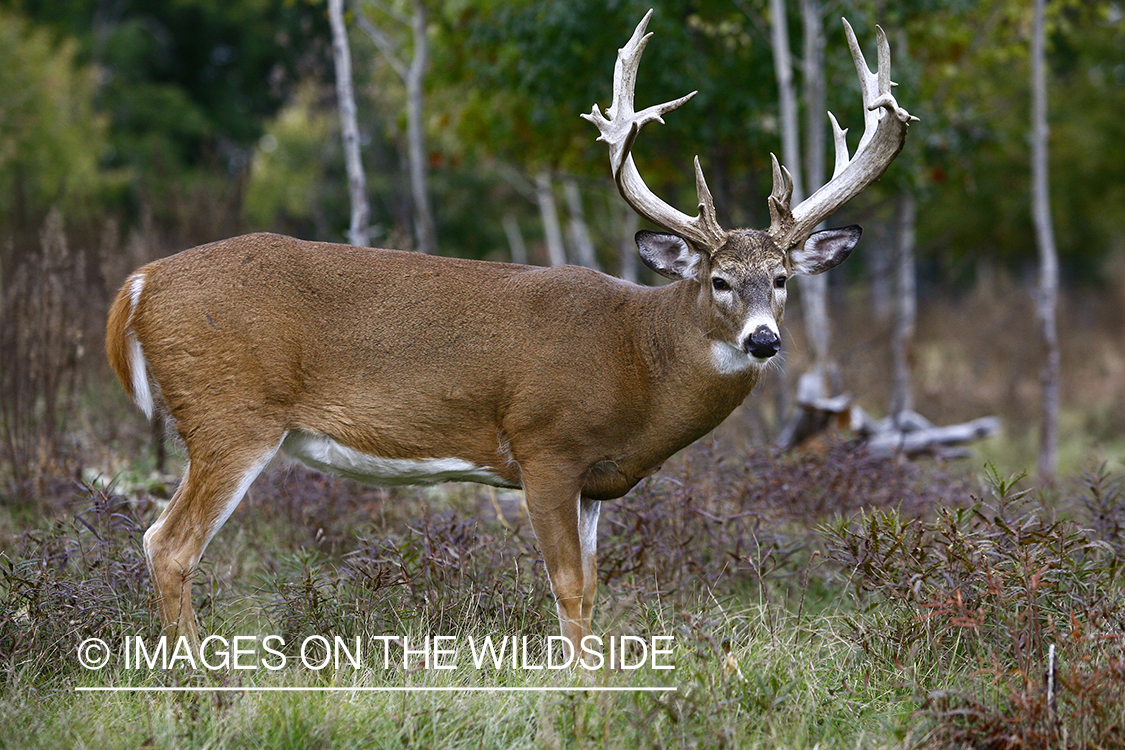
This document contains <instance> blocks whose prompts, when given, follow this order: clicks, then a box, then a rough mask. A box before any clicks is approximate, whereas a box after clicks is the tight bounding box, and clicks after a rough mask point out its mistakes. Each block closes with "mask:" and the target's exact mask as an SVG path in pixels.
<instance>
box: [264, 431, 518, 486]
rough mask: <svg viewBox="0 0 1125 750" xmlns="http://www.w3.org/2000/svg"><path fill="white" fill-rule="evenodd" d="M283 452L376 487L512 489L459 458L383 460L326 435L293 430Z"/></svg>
mask: <svg viewBox="0 0 1125 750" xmlns="http://www.w3.org/2000/svg"><path fill="white" fill-rule="evenodd" d="M281 448H282V450H284V451H285V453H286V454H288V455H289V456H290V457H291V458H295V459H297V460H298V461H300V462H301V463H303V464H306V465H308V466H311V467H312V468H314V469H318V470H320V471H323V472H326V473H328V474H336V475H337V476H342V477H347V478H349V479H355V480H358V481H360V482H366V483H368V484H378V485H392V486H397V485H404V484H437V483H439V482H480V483H481V484H491V485H494V486H497V487H511V486H512V485H511V484H510V483H509V482H506V481H505V480H504V479H503V478H502V477H500V476H499V475H498V474H496V473H495V472H493V471H492V470H491V469H490V468H489V467H487V466H477V465H476V464H474V463H472V462H470V461H466V460H464V459H461V458H386V457H384V456H372V455H369V454H367V453H362V452H360V451H357V450H355V449H353V448H349V447H347V446H346V445H342V444H340V443H338V442H336V441H335V440H333V439H332V438H331V437H328V436H327V435H313V434H311V433H308V432H301V431H293V432H290V433H289V434H288V435H286V437H285V440H284V441H283V442H282V444H281Z"/></svg>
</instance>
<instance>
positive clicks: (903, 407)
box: [890, 190, 917, 420]
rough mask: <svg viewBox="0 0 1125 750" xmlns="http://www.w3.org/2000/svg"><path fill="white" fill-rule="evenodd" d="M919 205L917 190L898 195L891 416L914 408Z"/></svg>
mask: <svg viewBox="0 0 1125 750" xmlns="http://www.w3.org/2000/svg"><path fill="white" fill-rule="evenodd" d="M916 210H917V205H916V202H915V199H914V194H913V193H912V192H910V191H909V190H903V192H902V193H901V194H900V195H899V211H898V233H897V234H898V243H897V245H898V253H897V254H896V256H897V257H896V262H895V327H894V335H893V336H892V338H891V358H892V360H893V368H894V369H893V372H892V375H891V404H890V413H891V418H892V419H895V420H897V419H898V418H899V416H900V415H901V414H903V412H906V411H908V410H913V409H914V396H913V394H912V392H911V387H910V384H911V368H910V359H911V357H910V354H911V349H912V346H913V340H914V323H915V319H916V317H917V312H916V310H917V292H916V288H915V283H914V236H915V233H914V225H915V219H916Z"/></svg>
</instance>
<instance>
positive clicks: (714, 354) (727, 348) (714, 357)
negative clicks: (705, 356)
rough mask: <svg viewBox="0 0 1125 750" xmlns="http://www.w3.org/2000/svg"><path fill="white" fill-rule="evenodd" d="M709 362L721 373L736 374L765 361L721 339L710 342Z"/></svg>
mask: <svg viewBox="0 0 1125 750" xmlns="http://www.w3.org/2000/svg"><path fill="white" fill-rule="evenodd" d="M711 364H712V366H714V368H715V369H716V370H718V371H719V373H720V374H721V375H737V374H739V373H741V372H745V371H746V370H748V369H750V368H751V367H764V366H765V363H764V362H760V361H758V360H757V359H756V358H754V357H751V356H750V355H749V354H747V353H746V352H744V351H742V350H741V349H738V348H736V347H733V346H731V345H730V344H727V343H724V342H722V341H712V342H711Z"/></svg>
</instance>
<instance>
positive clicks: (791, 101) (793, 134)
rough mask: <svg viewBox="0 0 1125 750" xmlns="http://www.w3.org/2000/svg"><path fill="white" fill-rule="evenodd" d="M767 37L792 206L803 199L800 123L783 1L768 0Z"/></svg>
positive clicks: (783, 157)
mask: <svg viewBox="0 0 1125 750" xmlns="http://www.w3.org/2000/svg"><path fill="white" fill-rule="evenodd" d="M770 38H771V40H772V43H773V70H774V74H775V75H776V77H777V95H778V104H779V115H780V118H781V123H780V128H781V159H782V161H783V162H784V163H785V164H786V165H787V166H789V167H790V171H791V172H792V173H793V174H792V177H793V198H792V203H793V205H797V204H798V203H800V202H801V200H802V199H803V198H804V195H805V192H804V190H803V189H802V184H803V183H802V182H801V146H800V140H799V139H800V130H801V129H800V126H799V124H798V122H797V92H796V87H795V86H794V84H793V56H792V55H791V54H790V52H789V26H788V22H787V20H786V16H785V0H770Z"/></svg>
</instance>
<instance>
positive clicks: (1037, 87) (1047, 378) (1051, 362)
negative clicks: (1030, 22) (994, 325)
mask: <svg viewBox="0 0 1125 750" xmlns="http://www.w3.org/2000/svg"><path fill="white" fill-rule="evenodd" d="M1045 5H1046V0H1035V23H1034V28H1033V31H1032V36H1031V212H1032V217H1033V221H1034V222H1035V240H1036V244H1037V245H1038V246H1039V292H1038V298H1037V300H1036V312H1037V314H1038V318H1039V325H1040V332H1041V334H1042V337H1043V350H1044V351H1043V367H1042V371H1041V377H1042V387H1043V418H1042V423H1041V425H1040V435H1039V476H1040V477H1041V478H1042V479H1045V480H1050V479H1052V478H1053V477H1054V474H1055V469H1056V467H1057V465H1058V440H1059V436H1058V419H1059V374H1060V369H1061V361H1060V354H1059V336H1058V324H1057V320H1056V315H1057V308H1058V295H1059V258H1058V250H1057V249H1056V248H1055V230H1054V227H1053V226H1052V223H1051V196H1050V191H1049V188H1048V178H1049V176H1050V173H1049V170H1048V163H1047V137H1048V129H1047V74H1046V70H1045V68H1046V57H1047V55H1046V50H1045V39H1044V37H1045V33H1044V29H1043V25H1044V24H1043V15H1044V6H1045Z"/></svg>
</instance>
